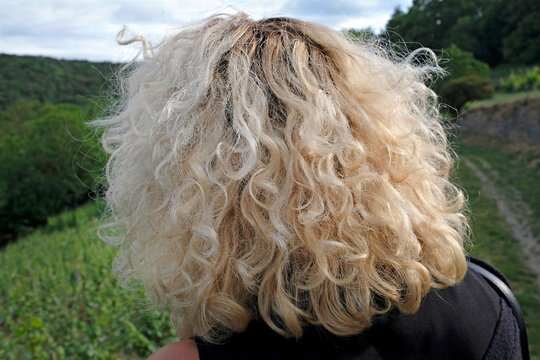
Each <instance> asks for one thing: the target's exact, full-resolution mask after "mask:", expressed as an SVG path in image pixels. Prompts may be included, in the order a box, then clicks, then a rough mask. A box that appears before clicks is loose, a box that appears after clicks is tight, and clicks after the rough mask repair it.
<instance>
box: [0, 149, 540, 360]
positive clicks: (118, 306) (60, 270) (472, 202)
mask: <svg viewBox="0 0 540 360" xmlns="http://www.w3.org/2000/svg"><path fill="white" fill-rule="evenodd" d="M457 152H458V154H459V155H460V156H462V157H463V158H464V159H467V160H468V161H471V162H473V163H474V164H477V165H478V166H480V165H482V164H484V166H485V164H486V163H487V164H489V165H490V166H491V167H492V168H493V169H494V171H495V172H497V173H498V174H499V175H500V177H499V178H497V179H494V181H495V182H496V184H497V185H498V186H500V187H501V188H502V189H507V188H509V187H508V186H505V185H511V186H512V189H515V190H513V191H519V192H520V193H521V196H522V199H523V200H524V201H525V202H527V204H528V206H529V207H530V209H531V211H532V213H531V214H528V215H527V221H529V222H530V224H531V227H532V228H533V229H534V230H533V231H534V233H535V235H536V236H538V234H539V232H540V221H539V220H538V219H540V203H539V201H540V200H539V199H540V195H539V194H538V191H539V189H540V186H539V185H540V180H538V177H537V175H536V173H535V172H534V171H533V170H530V169H527V168H525V167H524V166H522V165H520V164H519V163H516V162H514V161H512V160H510V159H509V158H508V157H507V156H504V155H501V154H499V153H497V152H495V151H493V150H486V149H482V148H474V147H465V146H460V147H458V148H457ZM482 161H484V163H482ZM455 177H456V180H457V181H458V182H459V184H461V186H462V187H463V188H465V189H466V190H467V192H468V196H469V207H470V216H471V219H472V228H473V236H472V241H473V245H472V246H471V249H470V251H471V254H473V255H475V256H479V257H482V258H484V259H486V260H488V261H490V262H491V263H493V264H494V265H495V266H497V267H498V268H499V269H501V270H502V271H503V272H504V273H505V274H506V275H507V276H508V277H509V279H510V281H511V284H512V286H513V288H514V290H515V292H516V295H517V298H518V299H519V301H520V302H521V304H522V307H523V310H524V313H525V318H526V322H527V326H528V331H529V341H530V345H531V349H532V353H533V358H537V359H538V358H540V300H539V299H540V293H539V289H538V287H537V286H535V284H534V281H535V275H534V273H532V272H531V270H530V269H528V268H527V267H526V266H525V265H524V263H525V260H524V254H523V251H522V250H521V247H520V245H519V243H518V241H517V240H516V239H515V238H514V236H513V234H512V231H511V229H510V228H509V227H508V226H507V225H506V223H505V221H504V219H503V217H502V216H501V215H500V214H499V212H498V211H497V206H496V204H495V202H494V201H493V200H492V199H490V198H489V197H488V196H486V194H485V191H484V189H482V187H481V185H480V180H479V178H478V177H477V176H476V175H475V173H474V172H473V171H472V170H471V169H470V168H469V167H467V166H466V165H465V164H464V163H463V162H462V163H460V165H459V166H458V169H457V172H456V174H455ZM503 191H504V190H503ZM98 215H99V210H98V206H97V205H96V203H90V204H87V205H85V206H83V207H81V208H79V209H77V210H75V211H73V212H68V213H65V214H63V215H61V216H57V217H54V218H51V219H50V220H49V225H48V226H47V227H44V228H41V229H38V230H36V231H35V232H33V233H32V234H31V235H29V236H27V237H24V238H20V239H19V240H18V241H17V242H15V243H11V244H9V245H8V246H7V247H6V248H4V249H2V250H1V252H0V263H1V264H2V267H1V268H0V301H1V302H0V330H1V332H2V334H3V336H1V337H0V359H63V358H68V359H117V358H120V359H125V358H142V357H145V356H148V355H149V354H150V353H151V352H152V351H153V350H155V349H156V348H157V347H159V346H161V345H163V344H164V343H165V342H170V341H172V340H173V339H174V332H173V331H172V330H171V328H170V326H169V324H168V316H167V314H166V312H164V311H159V310H153V311H148V310H145V307H144V303H143V301H142V300H141V295H142V291H141V290H136V291H133V292H129V291H126V290H123V289H121V288H120V286H119V285H118V284H117V282H116V280H115V279H114V277H113V275H112V273H111V261H112V259H113V256H114V251H115V249H114V248H112V247H110V246H108V245H106V244H104V243H102V242H101V241H100V240H99V239H98V238H97V236H96V232H95V231H96V227H97V225H98V223H97V218H98Z"/></svg>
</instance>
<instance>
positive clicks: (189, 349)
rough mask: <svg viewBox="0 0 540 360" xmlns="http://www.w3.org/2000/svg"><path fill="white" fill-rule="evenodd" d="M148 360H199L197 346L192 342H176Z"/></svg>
mask: <svg viewBox="0 0 540 360" xmlns="http://www.w3.org/2000/svg"><path fill="white" fill-rule="evenodd" d="M148 360H199V353H198V351H197V344H195V342H194V341H193V340H183V341H178V342H175V343H173V344H169V345H166V346H164V347H162V348H161V349H159V350H158V351H156V352H155V353H153V354H152V355H150V357H149V358H148Z"/></svg>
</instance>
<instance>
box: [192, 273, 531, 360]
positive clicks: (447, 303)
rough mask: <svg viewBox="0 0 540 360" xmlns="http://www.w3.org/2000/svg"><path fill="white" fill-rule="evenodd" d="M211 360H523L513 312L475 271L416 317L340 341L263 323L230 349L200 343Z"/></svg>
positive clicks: (396, 317)
mask: <svg viewBox="0 0 540 360" xmlns="http://www.w3.org/2000/svg"><path fill="white" fill-rule="evenodd" d="M197 347H198V350H199V357H200V359H201V360H209V359H257V360H259V359H260V360H271V359H350V360H352V359H521V353H520V345H519V330H518V326H517V323H516V321H515V318H514V317H513V315H512V310H511V309H510V307H508V305H507V304H506V302H504V301H503V300H502V299H501V298H500V297H499V295H498V294H497V293H496V292H495V291H494V290H493V289H492V288H491V286H490V285H489V284H488V283H486V281H485V280H484V279H483V278H482V277H481V276H480V275H479V274H477V273H476V272H474V271H472V270H469V271H468V272H467V275H466V276H465V279H464V280H463V281H462V282H461V283H459V284H457V285H455V286H453V287H449V288H446V289H443V290H435V289H433V290H431V291H430V292H429V293H428V294H427V295H426V297H425V298H424V299H423V301H422V305H421V306H420V309H419V310H418V311H417V312H416V313H415V314H413V315H403V314H401V313H400V312H399V310H397V309H395V310H392V311H390V312H389V313H387V314H385V315H384V316H381V317H379V318H376V319H375V320H374V325H373V326H372V327H370V328H369V329H367V330H366V331H364V332H362V333H361V334H359V335H354V336H350V337H338V336H335V335H332V334H331V333H329V332H327V331H325V330H324V329H321V328H317V327H310V328H307V329H306V331H305V333H304V336H303V337H302V338H301V339H300V340H294V339H285V338H283V337H281V336H280V335H278V334H277V333H275V332H274V331H272V330H271V329H270V328H268V327H267V326H266V324H265V323H264V322H262V321H252V322H251V323H250V325H249V326H248V328H247V329H246V331H245V332H243V333H240V334H236V335H234V336H233V337H231V338H230V339H229V340H228V342H227V343H226V344H225V345H212V344H206V343H203V342H201V341H198V340H197Z"/></svg>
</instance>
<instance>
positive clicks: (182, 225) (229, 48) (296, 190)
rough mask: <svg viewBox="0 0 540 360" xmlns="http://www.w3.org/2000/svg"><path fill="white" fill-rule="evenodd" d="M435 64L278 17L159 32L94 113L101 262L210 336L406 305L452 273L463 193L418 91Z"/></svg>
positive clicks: (182, 328) (189, 331)
mask: <svg viewBox="0 0 540 360" xmlns="http://www.w3.org/2000/svg"><path fill="white" fill-rule="evenodd" d="M419 59H420V60H419ZM440 71H441V70H440V68H439V67H438V66H437V64H436V59H435V58H434V56H433V55H432V52H430V51H429V50H426V49H424V50H420V51H417V52H415V53H413V54H411V55H409V56H407V57H401V58H400V57H397V56H396V55H392V53H391V52H390V51H388V50H385V48H384V47H382V46H379V45H378V44H377V42H376V41H374V40H366V41H363V42H358V41H356V42H355V41H351V39H348V38H347V36H345V35H344V34H343V33H340V32H337V31H334V30H332V29H329V28H327V27H324V26H321V25H317V24H313V23H308V22H304V21H300V20H296V19H291V18H269V19H262V20H258V21H254V20H251V19H249V18H248V17H247V16H246V15H245V14H243V13H240V14H235V15H215V16H212V17H210V18H208V19H205V20H204V21H202V22H200V23H197V24H195V25H191V26H189V27H186V28H183V29H182V30H181V31H179V32H178V33H176V34H174V35H171V36H169V37H168V38H166V39H165V40H164V41H163V42H162V43H161V44H160V45H159V46H158V47H156V49H155V55H154V56H153V57H150V58H148V59H145V60H143V61H138V62H134V63H133V64H132V65H131V70H130V72H129V74H128V76H126V77H125V78H124V80H123V89H124V90H125V92H124V95H123V96H122V100H121V101H120V103H119V104H118V106H117V107H116V108H115V110H114V111H113V114H112V115H111V116H109V117H107V118H105V119H100V120H97V121H95V122H94V124H95V125H97V126H100V127H104V128H105V131H104V134H103V145H104V147H105V149H106V150H107V151H108V152H109V153H110V154H111V156H110V160H109V163H108V166H107V178H108V183H109V187H108V191H107V202H108V204H109V206H110V209H111V210H112V213H113V214H114V221H112V222H110V223H109V224H107V225H104V226H103V229H102V230H107V229H108V228H117V227H118V226H119V227H120V229H121V231H120V233H116V235H115V236H113V235H110V234H109V235H106V234H102V237H104V238H105V239H106V240H107V241H111V242H114V243H117V244H119V245H120V249H119V253H118V256H117V258H116V260H115V263H114V267H115V269H116V271H117V272H118V273H119V274H120V276H121V278H122V279H123V280H125V281H127V280H129V279H131V278H137V279H140V280H141V281H142V283H143V284H144V285H145V288H146V290H147V293H148V296H149V298H150V299H151V300H152V301H153V302H154V303H155V304H158V305H162V306H166V307H168V308H169V309H170V311H171V319H172V322H173V325H174V326H175V327H176V329H177V331H178V333H179V334H180V336H182V337H183V338H186V337H192V336H201V337H203V338H204V339H206V340H208V341H212V342H216V341H221V340H223V339H225V338H226V337H227V336H229V335H230V334H231V333H232V332H241V331H243V330H244V329H245V328H246V326H247V324H248V323H249V322H250V320H252V319H255V318H260V319H263V320H264V321H265V322H266V323H267V324H268V325H269V326H270V327H271V328H272V329H273V330H275V331H276V332H278V333H280V334H282V335H283V336H286V337H296V338H299V337H301V336H302V330H303V327H304V326H306V325H308V324H311V325H318V326H323V327H324V328H326V329H327V330H328V331H330V332H332V333H334V334H336V335H351V334H355V333H359V332H361V331H362V330H364V329H366V328H367V327H369V326H370V324H371V320H372V318H373V316H374V315H375V314H381V313H385V312H387V311H388V310H389V309H391V308H393V307H397V308H399V309H400V310H401V311H402V312H403V313H413V312H415V311H416V310H417V309H418V307H419V306H420V302H421V299H422V297H423V296H424V295H425V294H426V293H427V292H428V291H429V290H430V288H432V287H435V288H443V287H446V286H450V285H453V284H455V283H457V282H459V281H460V280H461V279H462V278H463V276H464V274H465V272H466V261H465V255H464V248H463V242H464V239H465V238H466V234H467V229H468V225H467V220H466V217H465V216H464V214H463V212H464V209H463V208H464V197H463V194H462V192H461V191H460V190H459V189H457V188H456V187H455V186H454V185H453V184H452V183H451V182H449V171H450V170H451V168H452V166H453V158H452V153H451V152H450V150H449V147H448V144H447V139H446V133H445V130H444V128H443V126H442V125H441V121H440V120H441V116H440V115H439V112H438V106H437V97H436V95H435V93H434V92H433V91H432V90H430V89H429V88H428V87H427V86H426V85H425V84H424V83H425V81H426V80H428V79H430V78H431V77H432V76H433V74H437V73H439V72H440ZM104 233H106V231H105V232H104Z"/></svg>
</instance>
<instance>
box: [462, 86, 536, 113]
mask: <svg viewBox="0 0 540 360" xmlns="http://www.w3.org/2000/svg"><path fill="white" fill-rule="evenodd" d="M528 97H535V98H536V97H540V91H539V90H531V91H522V92H516V93H496V94H495V95H494V96H493V97H492V98H489V99H486V100H475V101H473V102H472V103H470V104H469V105H468V106H467V105H466V108H467V109H474V108H478V107H484V106H492V105H495V104H498V103H502V102H507V101H515V100H521V99H525V98H528Z"/></svg>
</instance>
